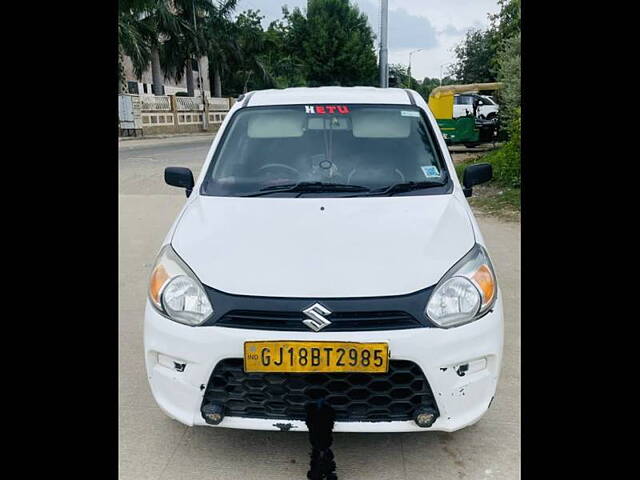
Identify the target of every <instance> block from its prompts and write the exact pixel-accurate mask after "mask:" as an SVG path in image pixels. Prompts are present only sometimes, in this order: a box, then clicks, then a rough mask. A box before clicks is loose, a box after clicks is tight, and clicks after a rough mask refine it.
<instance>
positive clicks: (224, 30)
mask: <svg viewBox="0 0 640 480" xmlns="http://www.w3.org/2000/svg"><path fill="white" fill-rule="evenodd" d="M237 3H238V2H237V0H223V1H219V2H218V3H217V5H215V4H212V6H211V7H210V9H209V11H208V15H206V16H205V19H204V29H205V50H206V52H207V59H208V61H209V84H210V85H212V87H213V88H212V93H213V96H215V97H221V96H222V76H223V75H225V74H227V73H228V72H229V69H230V68H232V65H233V63H234V59H237V58H239V56H240V47H239V46H238V42H237V41H236V37H235V35H234V28H233V27H234V24H233V21H232V20H231V15H232V13H233V11H234V10H235V8H236V5H237Z"/></svg>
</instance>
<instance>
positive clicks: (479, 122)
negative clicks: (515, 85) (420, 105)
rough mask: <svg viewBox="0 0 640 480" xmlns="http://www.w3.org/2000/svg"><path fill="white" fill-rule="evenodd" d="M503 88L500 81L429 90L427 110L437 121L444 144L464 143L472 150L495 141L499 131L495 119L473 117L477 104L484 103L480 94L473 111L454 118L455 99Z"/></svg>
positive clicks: (494, 117) (444, 86) (496, 119)
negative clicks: (464, 95)
mask: <svg viewBox="0 0 640 480" xmlns="http://www.w3.org/2000/svg"><path fill="white" fill-rule="evenodd" d="M502 85H503V84H502V83H500V82H495V83H470V84H467V85H443V86H440V87H436V88H434V89H433V90H432V91H431V93H430V94H429V109H430V110H431V112H432V113H433V116H434V117H435V118H436V120H437V122H438V126H439V127H440V131H441V132H442V135H443V136H444V139H445V142H446V143H447V145H458V144H463V145H465V146H467V147H473V146H475V145H478V144H480V143H484V142H489V141H493V140H494V139H495V138H496V136H497V132H498V128H499V125H498V116H497V115H493V116H491V117H489V118H480V117H478V116H477V115H476V112H477V109H478V107H479V105H482V102H483V100H482V97H481V96H480V95H476V97H477V98H476V99H474V100H473V112H471V111H469V110H466V114H465V115H464V116H454V99H455V97H456V96H458V95H459V94H465V93H467V94H468V93H478V92H486V91H495V90H499V89H500V88H502ZM495 108H497V107H495Z"/></svg>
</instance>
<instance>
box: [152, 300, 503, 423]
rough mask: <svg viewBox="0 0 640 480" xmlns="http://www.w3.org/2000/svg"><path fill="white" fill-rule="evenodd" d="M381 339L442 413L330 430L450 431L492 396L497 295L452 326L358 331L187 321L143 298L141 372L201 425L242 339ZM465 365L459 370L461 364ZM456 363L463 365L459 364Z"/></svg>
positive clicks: (183, 417)
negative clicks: (420, 379) (416, 371)
mask: <svg viewBox="0 0 640 480" xmlns="http://www.w3.org/2000/svg"><path fill="white" fill-rule="evenodd" d="M284 339H286V340H307V341H311V340H323V341H346V342H348V341H354V342H387V343H388V344H389V350H390V352H391V359H399V360H409V361H412V362H414V363H416V364H417V365H418V366H419V367H420V368H421V369H422V371H423V373H424V375H425V376H426V378H427V380H428V382H429V384H430V387H431V390H432V391H433V395H434V397H435V400H436V403H437V405H438V410H439V412H440V416H439V417H438V419H437V420H436V422H435V423H434V424H433V425H432V426H431V427H429V428H420V427H418V426H417V425H416V423H415V422H414V421H413V420H408V421H376V422H363V421H358V422H346V421H343V422H341V421H339V422H336V424H335V428H334V431H336V432H409V431H424V430H439V431H447V432H451V431H454V430H458V429H460V428H463V427H466V426H468V425H471V424H473V423H475V422H476V421H477V420H478V419H479V418H480V417H481V416H482V415H483V414H484V413H485V412H486V410H487V409H488V407H489V404H490V403H491V401H492V399H493V396H494V394H495V390H496V385H497V381H498V376H499V372H500V363H501V360H502V344H503V313H502V300H501V295H500V294H499V295H498V299H497V301H496V304H495V306H494V308H493V310H492V311H491V312H490V313H488V314H487V315H485V316H484V317H482V318H481V319H480V320H477V321H475V322H472V323H470V324H467V325H463V326H460V327H457V328H452V329H440V328H415V329H406V330H385V331H364V332H324V333H323V332H311V331H310V332H299V331H297V332H282V331H267V330H247V329H237V328H226V327H215V326H210V327H189V326H185V325H181V324H178V323H175V322H172V321H170V320H168V319H166V318H165V317H163V316H161V315H159V314H158V313H157V312H156V311H155V310H154V309H153V307H152V306H151V305H150V303H149V301H148V300H147V306H146V310H145V324H144V350H145V362H146V367H147V376H148V379H149V384H150V386H151V391H152V393H153V396H154V398H155V400H156V402H157V404H158V406H159V407H160V408H161V409H162V410H163V411H164V412H165V413H166V414H167V415H168V416H170V417H171V418H174V419H176V420H178V421H180V422H182V423H184V424H186V425H189V426H191V425H207V423H206V422H205V421H204V419H203V418H202V415H201V412H200V407H201V404H202V400H203V395H204V392H205V388H206V386H207V384H208V381H209V378H210V376H211V373H212V372H213V369H214V368H215V366H216V364H217V363H218V362H219V361H221V360H223V359H227V358H242V357H243V345H244V342H245V341H247V340H284ZM465 365H468V367H467V368H468V369H467V370H466V371H464V368H465V367H464V366H465ZM460 366H463V368H462V369H461V368H460ZM217 426H219V427H228V428H241V429H248V430H293V431H306V430H307V427H306V425H305V423H304V422H303V421H300V420H287V421H284V422H283V421H282V420H274V419H263V418H242V417H225V418H224V420H223V421H222V422H221V423H220V424H219V425H217Z"/></svg>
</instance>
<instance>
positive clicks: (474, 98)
mask: <svg viewBox="0 0 640 480" xmlns="http://www.w3.org/2000/svg"><path fill="white" fill-rule="evenodd" d="M474 102H477V107H476V108H477V111H476V114H475V116H476V117H478V118H483V119H488V120H490V119H492V118H494V117H496V116H497V115H498V112H499V109H500V107H499V106H498V104H497V103H496V102H495V100H494V99H493V98H492V97H490V96H488V95H478V94H475V93H469V94H458V95H455V96H454V97H453V118H458V117H466V116H468V115H471V116H473V115H474V113H473V103H474Z"/></svg>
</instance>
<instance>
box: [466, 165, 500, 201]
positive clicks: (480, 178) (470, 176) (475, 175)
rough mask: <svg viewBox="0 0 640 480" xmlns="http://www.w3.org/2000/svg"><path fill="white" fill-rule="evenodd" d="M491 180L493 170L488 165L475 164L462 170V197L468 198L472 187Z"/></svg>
mask: <svg viewBox="0 0 640 480" xmlns="http://www.w3.org/2000/svg"><path fill="white" fill-rule="evenodd" d="M492 178H493V168H492V167H491V164H489V163H476V164H475V165H469V166H468V167H467V168H465V169H464V174H463V175H462V185H463V186H464V189H463V191H464V196H465V197H470V196H471V194H472V193H473V186H474V185H479V184H481V183H485V182H488V181H489V180H491V179H492Z"/></svg>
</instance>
